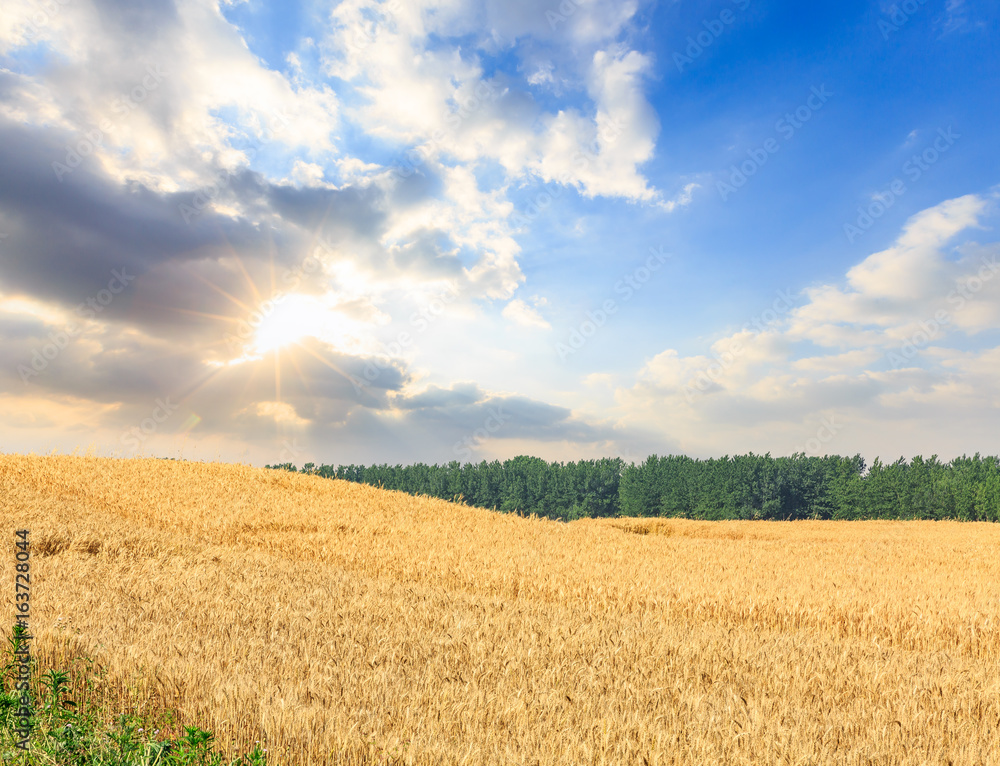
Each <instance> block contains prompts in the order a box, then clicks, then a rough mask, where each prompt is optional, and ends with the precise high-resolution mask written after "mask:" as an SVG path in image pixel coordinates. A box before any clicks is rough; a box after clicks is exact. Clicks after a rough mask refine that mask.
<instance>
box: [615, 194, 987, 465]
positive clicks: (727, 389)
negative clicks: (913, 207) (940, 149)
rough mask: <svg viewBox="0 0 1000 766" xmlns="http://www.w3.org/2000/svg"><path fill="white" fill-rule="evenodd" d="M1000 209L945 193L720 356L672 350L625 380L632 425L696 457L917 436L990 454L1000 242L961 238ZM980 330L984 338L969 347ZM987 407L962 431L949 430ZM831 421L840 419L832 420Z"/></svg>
mask: <svg viewBox="0 0 1000 766" xmlns="http://www.w3.org/2000/svg"><path fill="white" fill-rule="evenodd" d="M992 210H993V200H992V199H990V198H986V197H981V196H977V195H968V196H965V197H960V198H957V199H953V200H947V201H945V202H942V203H941V204H939V205H937V206H935V207H933V208H930V209H928V210H925V211H923V212H921V213H919V214H917V215H915V216H913V217H912V218H911V219H910V220H909V221H908V222H907V224H906V225H905V227H904V228H903V231H902V232H901V233H900V235H899V237H898V238H897V240H896V242H895V243H894V244H893V245H892V246H891V247H890V248H888V249H887V250H885V251H882V252H878V253H873V254H872V255H870V256H868V257H867V258H865V259H864V260H863V261H862V262H860V263H859V264H857V265H856V266H854V267H852V268H851V269H850V270H848V272H847V274H846V275H845V279H844V282H843V283H842V284H825V285H817V286H813V287H809V288H807V289H805V290H804V291H803V297H804V302H802V304H801V305H798V306H796V307H794V308H791V309H790V310H788V311H787V312H786V313H785V314H783V315H781V316H779V317H778V318H777V319H776V321H774V322H771V323H769V324H768V325H766V326H764V327H759V328H757V329H756V330H753V329H747V328H744V329H743V330H740V331H739V332H736V333H733V334H731V335H728V336H725V337H722V338H719V339H718V340H716V341H715V342H714V343H713V344H712V345H711V348H710V349H709V351H710V353H707V354H700V355H690V356H682V355H680V354H679V353H678V352H677V351H676V350H674V349H666V350H664V351H662V352H661V353H659V354H657V355H656V356H654V357H652V358H651V359H649V360H647V362H646V363H645V364H644V365H643V367H642V368H641V369H640V370H639V371H638V374H637V376H636V380H635V383H634V384H633V385H632V386H631V387H622V388H619V389H618V390H617V392H616V401H617V409H616V412H617V413H618V415H619V417H620V420H619V422H620V423H622V424H631V425H633V426H639V425H641V424H648V425H650V426H652V427H654V428H659V429H662V430H664V431H665V432H669V433H670V434H672V435H673V436H674V437H675V438H676V439H677V440H678V442H679V444H680V447H681V449H682V451H685V452H687V453H689V454H714V453H717V452H718V449H719V447H720V445H726V449H727V450H729V451H731V452H739V451H746V450H750V449H755V450H758V451H760V450H768V449H770V450H773V451H783V452H785V453H786V454H787V453H790V452H792V451H813V452H816V453H819V452H827V451H829V452H840V453H851V454H853V453H854V452H861V453H862V454H869V455H872V454H878V453H879V452H882V454H885V449H886V448H887V445H892V444H898V443H899V441H900V437H901V435H905V434H912V437H910V436H906V437H905V438H906V439H910V438H912V441H908V442H907V443H910V444H912V448H913V450H914V451H915V452H919V451H921V450H923V451H925V452H928V454H930V453H931V452H940V451H942V450H944V449H954V450H955V451H956V452H955V454H960V453H961V452H963V451H968V450H970V449H972V450H973V451H974V450H975V449H977V448H978V449H982V450H983V451H984V452H985V451H988V450H989V449H990V448H991V446H990V439H991V438H992V437H989V436H988V434H989V433H991V432H992V431H995V430H996V428H997V426H998V425H1000V423H998V414H997V413H998V410H997V409H996V403H997V395H996V393H995V388H996V387H995V386H993V385H991V384H989V383H988V382H987V381H988V379H989V378H988V376H989V375H990V374H993V373H994V372H995V370H996V362H997V359H998V348H997V347H995V346H993V345H992V344H993V343H995V342H996V340H995V337H993V336H991V335H990V332H989V331H995V330H997V329H1000V263H998V258H1000V245H997V244H996V243H990V244H980V243H976V242H974V241H963V242H961V243H959V244H957V245H954V244H952V243H953V242H954V241H955V240H956V238H958V237H959V235H964V234H967V233H969V232H976V231H982V228H981V221H982V219H983V217H984V216H986V215H988V214H990V213H991V211H992ZM977 336H983V340H982V341H981V342H979V343H978V344H976V345H977V346H978V347H976V348H974V349H972V350H969V349H967V348H963V346H967V345H968V343H969V342H970V341H972V342H975V339H976V338H977ZM973 412H974V413H975V416H974V417H973V422H970V424H969V426H968V428H966V429H963V430H962V431H961V432H960V433H956V432H954V430H953V429H950V428H947V426H948V425H949V424H950V423H952V422H954V420H955V419H956V418H961V419H963V422H965V419H967V418H968V417H969V416H970V413H973ZM830 419H833V420H835V421H836V423H837V424H839V425H837V427H836V428H833V429H831V428H829V427H828V426H824V425H823V424H824V423H827V422H828V421H830ZM824 428H825V429H826V430H824ZM817 433H820V434H823V435H824V438H822V439H821V438H819V437H817ZM831 433H832V435H831V436H830V438H829V439H826V435H830V434H831ZM889 449H892V448H891V447H889Z"/></svg>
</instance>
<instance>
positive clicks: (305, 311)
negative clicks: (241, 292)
mask: <svg viewBox="0 0 1000 766" xmlns="http://www.w3.org/2000/svg"><path fill="white" fill-rule="evenodd" d="M356 331H357V327H356V322H354V321H353V320H351V319H350V318H348V317H346V316H344V315H343V314H342V313H341V312H340V311H339V310H338V309H337V308H336V307H334V306H331V305H328V303H327V302H325V301H323V300H321V299H319V298H315V297H313V296H310V295H300V294H292V295H284V296H281V297H279V298H278V299H277V300H275V301H274V302H273V305H272V307H271V308H270V310H268V311H267V312H266V313H264V317H263V318H262V319H261V320H260V323H259V324H258V325H257V331H256V332H255V333H254V339H253V350H254V352H256V353H258V354H265V353H268V352H271V351H277V350H278V349H280V348H282V347H284V346H288V345H290V344H292V343H296V342H298V341H301V340H302V339H303V338H307V337H312V338H317V339H318V340H321V341H323V342H324V343H326V344H328V345H330V346H332V347H333V348H337V349H342V348H344V347H345V346H346V345H349V344H350V341H351V337H352V335H353V334H354V333H355V332H356Z"/></svg>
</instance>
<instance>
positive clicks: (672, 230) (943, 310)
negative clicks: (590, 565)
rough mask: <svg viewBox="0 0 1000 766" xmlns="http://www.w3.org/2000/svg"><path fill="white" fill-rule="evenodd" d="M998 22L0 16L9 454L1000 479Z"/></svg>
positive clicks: (960, 17)
mask: <svg viewBox="0 0 1000 766" xmlns="http://www.w3.org/2000/svg"><path fill="white" fill-rule="evenodd" d="M813 6H815V7H813ZM998 20H1000V8H998V7H997V6H996V4H995V3H989V2H985V0H980V1H979V2H974V1H973V0H906V1H905V2H900V3H881V2H859V1H856V0H844V2H840V3H819V4H811V5H810V4H805V5H804V4H802V3H799V2H794V3H793V2H780V1H779V0H712V1H708V0H706V1H704V2H702V1H694V0H692V1H690V2H689V1H688V0H674V2H668V1H662V2H651V1H646V0H561V1H558V2H557V1H556V0H551V2H547V1H546V0H503V1H501V0H407V1H406V2H403V0H387V1H385V2H374V1H372V0H342V2H330V1H329V0H328V1H327V2H318V1H317V2H312V1H311V0H304V1H303V2H288V1H283V2H280V3H278V2H272V3H266V2H263V0H249V1H248V2H239V1H238V0H221V1H220V2H217V1H214V0H171V1H166V0H164V1H159V2H152V1H145V0H128V1H127V2H126V1H124V0H121V1H116V0H5V2H4V13H3V14H2V17H0V451H3V452H21V453H27V452H36V453H47V452H51V451H58V452H72V451H80V452H83V451H88V452H90V453H93V454H100V455H112V456H132V455H155V456H163V457H180V458H184V459H192V460H226V461H240V462H247V463H251V464H254V465H264V464H268V463H270V464H274V463H284V462H291V463H294V464H296V465H302V464H304V463H306V462H315V463H334V464H350V463H365V464H368V463H382V462H388V463H412V462H426V463H434V462H441V463H443V462H448V461H452V460H459V461H461V462H469V461H473V462H478V461H479V460H492V459H501V460H502V459H505V458H509V457H513V456H515V455H521V454H529V455H536V456H539V457H542V458H545V459H547V460H559V461H570V460H578V459H584V458H596V457H622V458H624V459H625V460H627V461H632V460H634V461H641V460H643V459H644V458H645V457H646V456H648V455H650V454H658V455H665V454H686V455H690V456H692V457H702V458H704V457H720V456H723V455H734V454H745V453H746V452H751V451H752V452H755V453H766V452H769V453H771V454H772V455H791V454H793V453H805V454H807V455H824V454H840V455H854V454H861V455H863V456H865V457H866V459H867V460H868V461H869V462H871V461H872V460H873V459H874V458H876V457H880V458H881V459H882V460H883V461H892V460H895V459H897V458H899V457H912V456H914V455H918V454H919V455H924V456H925V457H927V456H930V455H938V456H940V457H941V458H942V459H951V458H953V457H957V456H959V455H963V454H968V455H972V454H974V453H976V452H981V453H983V454H997V453H998V452H1000V444H998V438H997V434H998V433H1000V388H998V386H997V381H998V380H1000V262H998V257H1000V236H998V234H997V231H996V226H997V223H998V222H1000V141H997V137H998V127H997V126H998V125H1000V66H998V64H1000V61H998V59H1000V56H998V53H997V39H998V34H1000V29H998Z"/></svg>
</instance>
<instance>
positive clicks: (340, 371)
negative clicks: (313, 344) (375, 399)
mask: <svg viewBox="0 0 1000 766" xmlns="http://www.w3.org/2000/svg"><path fill="white" fill-rule="evenodd" d="M295 345H296V346H298V347H299V348H301V349H302V350H303V351H305V352H306V353H307V354H310V355H312V356H314V357H316V359H318V360H319V361H320V362H321V363H322V364H325V365H326V366H327V367H329V368H330V369H331V370H333V371H334V372H336V373H337V374H338V375H343V376H344V377H345V378H346V379H347V380H349V381H351V382H352V383H353V382H354V378H352V377H351V376H350V375H348V374H347V373H346V372H344V371H343V370H341V369H340V368H339V367H337V365H335V364H334V363H333V362H330V361H328V360H326V359H324V358H323V357H321V356H320V355H319V354H317V353H316V352H315V351H313V350H312V349H311V348H307V347H306V346H304V345H302V344H301V343H296V344H295Z"/></svg>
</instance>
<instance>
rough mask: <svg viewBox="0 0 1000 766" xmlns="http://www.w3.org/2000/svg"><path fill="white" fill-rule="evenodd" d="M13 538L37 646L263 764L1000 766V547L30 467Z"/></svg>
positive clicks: (240, 475) (24, 460)
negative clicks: (530, 514)
mask: <svg viewBox="0 0 1000 766" xmlns="http://www.w3.org/2000/svg"><path fill="white" fill-rule="evenodd" d="M0 519H2V534H3V535H4V536H5V539H7V540H8V541H10V545H9V547H8V550H9V551H10V552H9V553H8V554H6V555H2V558H0V570H2V572H3V577H4V582H6V583H7V586H6V587H8V588H9V592H10V593H11V596H10V599H11V600H12V599H13V591H14V587H13V572H14V555H13V542H14V534H13V533H14V530H15V529H17V528H22V527H24V528H28V529H30V530H31V536H32V541H33V542H32V548H33V563H32V573H33V574H32V611H33V614H34V617H33V620H32V628H33V632H34V633H35V634H36V635H37V636H38V640H37V642H36V644H37V646H36V653H39V652H41V655H42V656H43V657H44V658H45V659H46V661H51V662H58V661H60V660H64V659H65V658H67V657H68V656H70V655H71V654H72V653H74V652H77V651H82V652H85V653H87V654H89V655H90V656H92V657H94V658H95V659H96V660H98V662H100V663H101V664H102V665H103V666H104V667H105V668H107V671H108V676H107V681H106V688H105V689H104V694H105V696H106V699H107V700H108V701H109V703H108V704H110V705H111V706H112V707H115V708H116V709H123V710H124V709H127V708H128V707H129V706H134V705H141V706H144V707H145V708H149V707H151V706H167V707H173V708H175V709H177V710H178V711H180V712H181V714H182V716H183V719H184V721H185V722H189V723H198V724H199V725H202V726H204V727H205V728H209V729H211V730H213V731H215V732H216V733H217V735H218V736H219V738H220V740H221V741H223V742H226V743H228V742H233V743H234V745H238V746H240V747H243V748H246V747H247V746H248V745H249V744H250V743H252V742H253V741H254V740H258V739H262V738H264V737H266V741H267V742H268V744H269V746H270V750H271V755H272V756H275V755H277V757H276V758H272V762H273V763H278V764H290V765H291V764H303V765H304V764H328V763H329V764H375V763H406V764H501V763H503V764H506V763H510V764H514V763H517V764H538V765H539V766H541V765H542V764H643V763H646V764H699V765H700V764H716V763H719V764H757V763H788V764H859V765H860V764H930V763H935V764H936V763H953V764H998V763H1000V755H998V754H1000V670H998V668H1000V632H998V629H997V626H998V616H1000V600H998V593H1000V556H998V553H1000V527H998V526H991V525H985V524H958V523H948V522H937V523H935V522H793V523H769V522H721V523H710V522H692V521H681V520H660V519H656V520H637V519H621V520H608V521H597V520H583V521H579V522H574V523H572V524H568V525H567V524H560V523H555V522H549V521H544V520H538V519H523V518H518V517H516V516H509V515H500V514H496V513H492V512H489V511H484V510H479V509H473V508H467V507H463V506H458V505H453V504H450V503H447V502H444V501H440V500H435V499H428V498H414V497H410V496H407V495H405V494H402V493H397V492H387V491H382V490H379V489H375V488H372V487H367V486H362V485H356V484H349V483H346V482H341V481H329V480H326V479H321V478H318V477H315V476H306V475H297V474H289V473H285V472H280V471H270V470H265V469H254V468H250V467H248V466H242V465H224V464H203V463H184V462H176V461H166V460H155V459H136V460H110V459H100V458H91V457H70V456H49V457H33V456H32V457H25V456H17V455H0ZM67 624H68V625H69V626H70V627H69V628H66V627H63V626H66V625H67Z"/></svg>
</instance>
